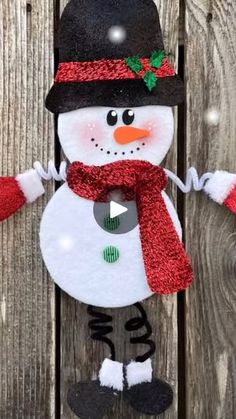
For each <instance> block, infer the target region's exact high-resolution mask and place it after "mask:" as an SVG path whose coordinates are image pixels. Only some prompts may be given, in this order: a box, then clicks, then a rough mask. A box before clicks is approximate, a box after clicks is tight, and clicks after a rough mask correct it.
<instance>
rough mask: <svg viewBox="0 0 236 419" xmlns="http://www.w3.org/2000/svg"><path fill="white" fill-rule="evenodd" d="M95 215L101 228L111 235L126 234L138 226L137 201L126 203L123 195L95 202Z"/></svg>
mask: <svg viewBox="0 0 236 419" xmlns="http://www.w3.org/2000/svg"><path fill="white" fill-rule="evenodd" d="M93 214H94V218H95V220H96V222H97V224H98V225H99V227H101V228H102V229H103V230H104V231H106V232H107V233H111V234H125V233H128V232H129V231H131V230H133V229H134V228H135V227H136V226H137V225H138V215H137V207H136V201H124V200H123V199H122V194H117V196H114V195H111V197H110V199H109V201H108V202H95V203H94V206H93Z"/></svg>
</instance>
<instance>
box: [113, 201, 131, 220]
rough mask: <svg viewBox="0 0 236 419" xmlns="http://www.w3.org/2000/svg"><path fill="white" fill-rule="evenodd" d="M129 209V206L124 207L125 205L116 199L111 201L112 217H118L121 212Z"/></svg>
mask: <svg viewBox="0 0 236 419" xmlns="http://www.w3.org/2000/svg"><path fill="white" fill-rule="evenodd" d="M127 211H128V208H127V207H124V205H121V204H118V203H117V202H115V201H111V202H110V218H115V217H118V216H119V215H121V214H124V213H125V212H127Z"/></svg>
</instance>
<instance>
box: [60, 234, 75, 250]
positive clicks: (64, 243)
mask: <svg viewBox="0 0 236 419" xmlns="http://www.w3.org/2000/svg"><path fill="white" fill-rule="evenodd" d="M74 244H75V243H74V240H73V239H72V238H71V237H69V236H63V237H61V238H60V239H59V247H60V249H62V250H64V251H69V250H71V249H72V248H73V247H74Z"/></svg>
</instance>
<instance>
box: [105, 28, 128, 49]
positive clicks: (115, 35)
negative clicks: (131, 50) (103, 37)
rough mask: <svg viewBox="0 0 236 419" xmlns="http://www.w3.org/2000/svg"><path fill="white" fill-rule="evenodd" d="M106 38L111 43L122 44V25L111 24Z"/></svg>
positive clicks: (123, 29)
mask: <svg viewBox="0 0 236 419" xmlns="http://www.w3.org/2000/svg"><path fill="white" fill-rule="evenodd" d="M107 36H108V39H109V41H110V42H112V43H113V44H122V42H124V41H125V39H126V30H125V28H124V27H123V26H118V25H114V26H111V27H110V28H109V30H108V33H107Z"/></svg>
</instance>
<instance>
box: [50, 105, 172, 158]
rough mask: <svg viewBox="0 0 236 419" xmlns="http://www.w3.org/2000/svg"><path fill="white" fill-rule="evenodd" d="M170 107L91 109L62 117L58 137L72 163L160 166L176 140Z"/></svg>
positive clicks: (83, 109) (64, 114) (84, 109)
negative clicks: (138, 162) (124, 162)
mask: <svg viewBox="0 0 236 419" xmlns="http://www.w3.org/2000/svg"><path fill="white" fill-rule="evenodd" d="M173 131H174V119H173V114H172V110H171V108H170V107H166V106H142V107H136V108H108V107H103V106H101V107H90V108H82V109H78V110H75V111H72V112H67V113H63V114H60V115H59V120H58V135H59V139H60V143H61V146H62V148H63V150H64V153H65V155H66V156H67V158H68V159H69V161H70V162H73V161H81V162H83V163H85V164H88V165H98V166H99V165H103V164H106V163H111V162H114V161H117V160H126V159H129V160H146V161H149V162H150V163H153V164H160V163H161V162H162V160H163V159H164V157H165V156H166V154H167V152H168V150H169V148H170V145H171V143H172V139H173Z"/></svg>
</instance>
